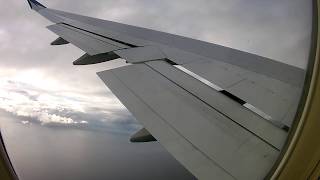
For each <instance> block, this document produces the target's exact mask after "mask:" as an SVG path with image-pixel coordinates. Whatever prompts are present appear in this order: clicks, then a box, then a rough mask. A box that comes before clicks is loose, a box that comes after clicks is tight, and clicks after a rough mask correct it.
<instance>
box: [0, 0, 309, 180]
mask: <svg viewBox="0 0 320 180" xmlns="http://www.w3.org/2000/svg"><path fill="white" fill-rule="evenodd" d="M0 1H1V7H0V54H1V61H0V100H1V101H0V109H1V110H2V111H3V112H2V113H6V114H7V116H8V117H10V119H15V121H16V122H18V123H19V126H18V125H17V127H19V128H22V127H25V128H30V126H36V127H37V128H36V129H37V130H39V128H40V127H45V128H49V129H50V128H51V129H57V128H59V129H60V128H65V129H76V130H77V129H80V130H81V131H90V132H92V133H93V132H97V131H99V132H101V131H108V132H109V133H111V134H112V133H113V136H112V137H116V135H114V133H116V134H121V135H119V137H121V138H123V139H124V137H125V138H128V137H129V135H130V134H131V133H132V132H134V131H136V130H137V129H139V127H140V125H139V124H138V123H137V122H136V121H135V120H134V119H133V117H132V116H131V115H130V113H129V112H128V111H127V110H126V109H125V108H124V106H123V105H122V104H121V103H120V102H119V101H118V100H117V99H116V98H115V97H114V95H113V94H112V93H111V92H110V91H109V90H108V89H107V88H106V87H105V85H104V84H103V83H102V82H101V81H100V79H99V78H98V77H97V76H96V74H95V73H96V72H98V71H102V70H106V69H110V68H114V67H118V66H122V65H124V62H123V60H118V61H114V62H107V63H101V64H98V65H90V66H80V67H77V66H73V65H72V62H73V61H74V60H75V59H77V58H78V57H80V56H81V55H82V54H83V52H82V51H81V50H79V49H77V48H76V47H74V46H72V45H65V46H54V47H52V46H50V45H49V44H50V42H52V41H53V40H54V39H56V38H57V36H56V35H55V34H53V33H51V32H50V31H48V30H47V29H46V28H45V26H47V25H50V24H51V23H50V22H49V21H47V20H46V19H44V18H43V17H41V16H39V15H38V14H37V13H35V12H34V11H31V10H30V8H29V7H28V4H27V2H26V1H25V0H10V1H5V0H0ZM40 2H41V3H43V4H44V5H46V6H48V7H50V8H53V9H59V10H65V11H68V12H73V13H77V14H82V15H86V16H91V17H96V18H100V19H106V20H112V21H116V22H122V23H126V24H131V25H136V26H140V27H146V28H151V29H156V30H160V31H165V32H169V33H173V34H178V35H183V36H187V37H191V38H196V39H200V40H204V41H209V42H212V43H216V44H220V45H224V46H228V47H232V48H236V49H240V50H243V51H247V52H251V53H254V54H258V55H261V56H265V57H268V58H271V59H275V60H278V61H282V62H285V63H288V64H291V65H294V66H298V67H301V68H305V67H306V63H307V58H308V53H309V44H310V34H311V13H312V12H311V0H309V1H305V0H268V1H265V0H197V1H192V0H175V1H172V0H161V1H160V0H153V1H150V0H117V1H113V0H92V1H80V0H55V1H49V0H40ZM13 117H15V118H13ZM0 121H1V120H0ZM6 122H7V121H6ZM0 124H1V123H0ZM4 124H5V123H2V124H1V125H2V127H3V126H6V125H4ZM8 127H9V126H8ZM10 128H12V129H11V130H12V131H16V130H15V126H10ZM39 131H40V130H39ZM43 131H44V130H41V132H43ZM7 132H8V133H7V134H8V135H7V137H8V139H10V140H12V141H13V140H16V137H17V136H23V135H25V134H22V133H17V134H18V135H17V134H15V136H13V134H10V133H9V132H11V131H9V130H8V131H7ZM21 132H26V131H21ZM46 132H47V131H46ZM30 133H31V132H28V134H29V135H30ZM48 133H49V134H50V133H52V132H51V131H50V132H49V131H48ZM70 134H72V133H70ZM71 136H72V137H73V134H72V135H70V137H71ZM43 138H45V137H43ZM121 138H120V139H121ZM61 139H63V138H62V137H61ZM61 139H60V140H61ZM42 140H43V141H45V140H44V139H42ZM30 142H35V140H34V139H33V140H31V139H30ZM109 143H114V142H113V141H112V142H109ZM9 144H15V143H9ZM38 145H39V143H38ZM91 145H92V146H94V144H91ZM39 146H41V145H39ZM149 146H150V145H149ZM151 146H152V145H151ZM119 147H123V146H121V145H119ZM126 147H127V146H126ZM11 148H12V149H13V150H14V148H17V147H15V146H11ZM140 148H141V147H140ZM152 148H153V151H155V150H154V149H157V148H159V149H161V146H160V145H158V144H156V145H154V147H152ZM152 148H151V149H152ZM60 150H61V149H60ZM43 151H44V150H43ZM61 151H63V150H61ZM131 151H137V149H134V148H133V149H131ZM146 151H147V150H146ZM150 151H152V150H150ZM14 152H16V153H18V154H19V151H17V149H15V151H14ZM41 152H42V151H41ZM59 152H60V151H59ZM161 153H162V155H163V156H166V157H170V156H169V155H167V154H166V152H165V151H164V150H163V149H162V150H161ZM20 155H21V154H20ZM24 155H25V156H24V157H26V156H28V154H27V153H25V154H24ZM17 156H18V155H17ZM22 156H23V155H21V157H22ZM19 157H20V156H19ZM22 159H23V158H20V159H19V158H16V162H17V163H22V162H24V161H23V160H22ZM168 159H169V160H168V161H167V162H166V163H169V164H170V163H171V164H172V163H173V164H174V163H175V162H174V160H172V159H170V158H168ZM163 164H165V163H164V162H163ZM20 167H21V166H20ZM39 167H40V165H39ZM174 167H177V168H181V167H178V165H176V164H174ZM27 171H28V170H23V169H22V170H21V172H22V173H25V174H28V173H26V172H27ZM179 172H180V171H179ZM181 172H182V174H183V173H185V170H183V169H182V170H181ZM184 175H185V176H186V173H185V174H184ZM187 175H188V176H190V175H189V174H187ZM185 176H183V177H185ZM30 177H31V176H30Z"/></svg>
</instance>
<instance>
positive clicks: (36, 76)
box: [0, 69, 139, 132]
mask: <svg viewBox="0 0 320 180" xmlns="http://www.w3.org/2000/svg"><path fill="white" fill-rule="evenodd" d="M8 72H12V71H8ZM29 74H31V75H32V77H29V76H28V75H29ZM21 77H23V78H21ZM55 81H56V79H54V78H47V75H46V74H45V73H43V72H41V71H38V70H36V69H33V70H32V72H31V73H30V72H28V70H27V71H26V72H25V71H21V72H19V73H14V74H11V75H10V73H8V74H7V75H6V76H4V77H0V99H1V101H0V109H2V110H5V111H7V112H10V113H11V114H13V115H16V116H18V117H21V118H27V119H26V120H23V121H21V122H22V123H23V124H25V125H27V124H29V123H37V124H41V125H43V126H48V127H57V126H58V127H63V126H64V127H75V128H82V129H83V128H85V129H103V128H109V129H111V128H114V127H117V128H116V129H122V130H124V131H128V132H131V131H134V130H136V129H137V128H138V127H139V125H138V124H137V122H136V121H134V120H133V119H132V117H131V115H130V113H129V112H128V111H126V110H125V107H124V106H123V105H122V104H121V103H119V101H118V100H117V99H116V98H115V97H114V96H113V95H112V94H110V93H109V95H108V93H106V92H104V93H99V92H98V93H97V92H96V91H88V92H87V91H81V90H79V89H77V88H73V87H69V86H63V85H59V84H58V83H57V82H55ZM55 86H57V87H55ZM120 125H121V126H123V127H120Z"/></svg>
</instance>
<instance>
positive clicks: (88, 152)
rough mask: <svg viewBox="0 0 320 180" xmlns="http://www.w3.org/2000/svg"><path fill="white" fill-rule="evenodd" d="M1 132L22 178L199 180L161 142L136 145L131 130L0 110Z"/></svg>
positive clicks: (41, 179) (49, 179) (33, 179)
mask: <svg viewBox="0 0 320 180" xmlns="http://www.w3.org/2000/svg"><path fill="white" fill-rule="evenodd" d="M0 114H1V120H0V124H1V130H2V134H3V138H4V140H5V144H6V147H7V150H8V152H9V155H10V158H11V161H12V163H13V165H14V168H15V170H16V172H17V174H18V176H19V177H20V179H22V180H44V179H48V180H51V179H52V180H57V179H68V180H70V179H71V180H72V179H75V180H82V179H83V180H88V179H112V180H113V179H115V180H118V179H128V180H129V179H130V180H132V179H152V180H157V179H159V180H164V179H183V180H188V179H195V178H194V177H193V176H192V174H190V173H189V172H188V171H187V170H186V169H185V168H184V167H183V166H181V165H180V164H179V163H178V162H177V161H176V160H175V159H174V158H173V157H172V156H171V155H170V154H169V153H168V152H167V151H166V150H165V149H164V148H163V147H162V146H161V145H160V144H159V143H157V142H155V143H141V144H133V143H130V142H129V140H128V139H129V136H130V134H129V133H126V132H121V131H116V130H115V129H114V130H113V131H111V130H108V129H106V130H105V131H104V130H97V131H94V130H86V129H77V128H74V127H72V128H68V127H47V126H43V125H41V124H23V123H21V121H22V120H21V119H19V118H20V117H16V116H13V115H11V114H9V113H6V112H1V113H0Z"/></svg>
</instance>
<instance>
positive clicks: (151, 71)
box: [28, 0, 305, 179]
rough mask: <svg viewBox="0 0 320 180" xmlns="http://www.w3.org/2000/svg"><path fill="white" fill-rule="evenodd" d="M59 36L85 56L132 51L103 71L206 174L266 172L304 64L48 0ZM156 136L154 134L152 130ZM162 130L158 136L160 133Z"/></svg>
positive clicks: (163, 139) (133, 108)
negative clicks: (63, 8)
mask: <svg viewBox="0 0 320 180" xmlns="http://www.w3.org/2000/svg"><path fill="white" fill-rule="evenodd" d="M28 2H29V4H30V6H31V8H32V9H34V10H35V11H37V12H38V13H39V14H41V15H42V16H44V17H45V18H47V19H49V20H50V21H52V22H53V23H54V24H53V25H50V26H48V29H49V30H51V31H52V32H54V33H56V34H57V35H58V36H59V38H58V39H57V40H56V41H54V42H53V43H52V44H53V45H62V44H67V43H71V44H73V45H75V46H77V47H78V48H80V49H82V50H83V51H84V52H85V55H84V56H82V57H80V58H79V59H78V60H76V61H75V62H74V64H76V65H80V64H81V65H86V64H94V63H101V62H104V61H110V60H114V59H117V58H123V59H126V60H127V62H128V63H129V64H130V65H128V66H125V67H120V68H116V69H112V70H107V71H103V72H98V76H99V77H100V78H101V79H102V81H103V82H104V83H105V84H106V85H107V86H108V87H109V88H110V89H111V90H112V92H113V93H114V94H115V95H116V96H117V97H118V98H119V99H120V100H121V102H122V103H123V104H124V105H125V106H126V107H127V108H128V110H129V111H130V112H131V113H132V114H133V115H134V116H135V117H136V118H137V120H138V121H140V122H141V124H142V125H143V126H144V127H145V129H146V130H145V129H144V130H143V133H141V132H139V135H138V136H139V139H144V138H143V137H142V138H141V134H146V136H148V137H149V138H145V139H154V138H155V139H157V140H158V141H159V142H160V143H161V144H162V145H163V146H164V147H165V148H166V149H167V150H168V151H169V152H170V153H171V154H172V155H173V156H174V157H175V158H176V159H177V160H178V161H179V162H180V163H181V164H182V165H184V166H185V167H186V168H187V169H188V170H189V171H190V172H191V173H193V174H194V175H195V176H196V177H197V178H199V179H214V178H216V179H262V178H264V177H265V175H266V173H267V172H268V170H269V169H270V168H271V167H272V165H273V163H274V162H275V160H276V158H277V156H278V154H279V153H280V149H281V147H282V145H283V143H284V141H285V139H286V136H287V129H288V128H290V125H291V121H292V119H293V116H294V115H295V110H296V108H297V104H298V103H297V102H298V101H299V98H298V97H299V94H300V92H301V89H302V85H303V79H304V73H305V72H304V70H302V69H299V68H297V67H294V66H290V65H288V64H284V63H281V62H278V61H274V60H271V59H268V58H265V57H261V56H257V55H254V54H250V53H246V52H242V51H239V50H235V49H232V48H227V47H223V46H220V45H216V44H211V43H207V42H203V41H199V40H194V39H190V38H186V37H182V36H177V35H173V34H168V33H164V32H159V31H155V30H150V29H145V28H140V27H135V26H130V25H125V24H121V23H116V22H111V21H105V20H100V19H95V18H90V17H86V16H81V15H76V14H72V13H67V12H63V11H58V10H53V9H49V8H46V7H45V6H43V5H42V4H40V3H39V2H37V1H35V0H29V1H28ZM149 133H151V135H152V136H151V137H152V138H150V134H149ZM153 137H154V138H153Z"/></svg>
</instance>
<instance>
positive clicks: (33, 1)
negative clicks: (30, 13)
mask: <svg viewBox="0 0 320 180" xmlns="http://www.w3.org/2000/svg"><path fill="white" fill-rule="evenodd" d="M28 3H29V6H30V8H31V9H34V10H35V11H39V10H40V9H43V8H46V7H45V6H44V5H42V4H41V3H39V2H38V1H36V0H28Z"/></svg>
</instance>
